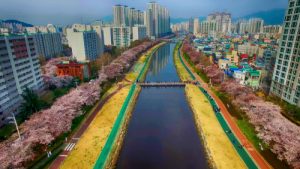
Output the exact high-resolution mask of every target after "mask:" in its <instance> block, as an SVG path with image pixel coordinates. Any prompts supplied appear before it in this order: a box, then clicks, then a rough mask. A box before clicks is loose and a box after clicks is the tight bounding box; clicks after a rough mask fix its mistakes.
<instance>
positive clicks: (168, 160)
mask: <svg viewBox="0 0 300 169" xmlns="http://www.w3.org/2000/svg"><path fill="white" fill-rule="evenodd" d="M174 47H175V44H167V45H165V46H163V47H161V48H160V49H158V51H157V52H156V53H155V54H154V56H153V58H152V61H151V65H150V69H149V71H148V73H147V77H146V81H149V82H165V81H179V77H178V75H177V72H176V68H175V65H174V62H173V50H174ZM203 149H204V148H203V146H202V144H201V141H200V138H199V136H198V133H197V129H196V126H195V123H194V118H193V113H192V111H191V110H190V108H189V106H188V103H187V101H186V99H185V93H184V89H183V88H178V87H167V88H155V87H149V88H143V89H142V91H141V93H140V95H139V97H138V100H137V104H136V106H135V109H134V111H133V113H132V117H131V119H130V122H129V125H128V130H127V133H126V136H125V139H124V144H123V146H122V149H121V152H120V156H119V158H118V161H117V166H116V167H117V168H118V169H198V168H201V169H206V168H208V164H207V161H206V158H205V152H204V150H203Z"/></svg>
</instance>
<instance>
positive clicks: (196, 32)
mask: <svg viewBox="0 0 300 169" xmlns="http://www.w3.org/2000/svg"><path fill="white" fill-rule="evenodd" d="M193 25H194V28H193V34H194V35H196V34H198V33H199V25H200V23H199V18H194V23H193Z"/></svg>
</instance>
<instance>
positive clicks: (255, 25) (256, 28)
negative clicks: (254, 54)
mask: <svg viewBox="0 0 300 169" xmlns="http://www.w3.org/2000/svg"><path fill="white" fill-rule="evenodd" d="M263 28H264V20H262V19H260V18H251V19H249V30H248V32H249V33H262V32H263V30H264V29H263Z"/></svg>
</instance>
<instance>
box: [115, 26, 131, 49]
mask: <svg viewBox="0 0 300 169" xmlns="http://www.w3.org/2000/svg"><path fill="white" fill-rule="evenodd" d="M130 35H131V28H130V27H112V36H113V45H114V46H116V47H119V48H121V47H129V46H130V43H131V38H130Z"/></svg>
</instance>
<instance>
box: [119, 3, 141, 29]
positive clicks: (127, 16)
mask: <svg viewBox="0 0 300 169" xmlns="http://www.w3.org/2000/svg"><path fill="white" fill-rule="evenodd" d="M113 15H114V26H117V27H120V26H130V27H132V26H134V25H136V24H138V25H143V24H144V12H142V11H140V10H136V9H135V8H129V7H128V6H126V5H115V6H114V7H113Z"/></svg>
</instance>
